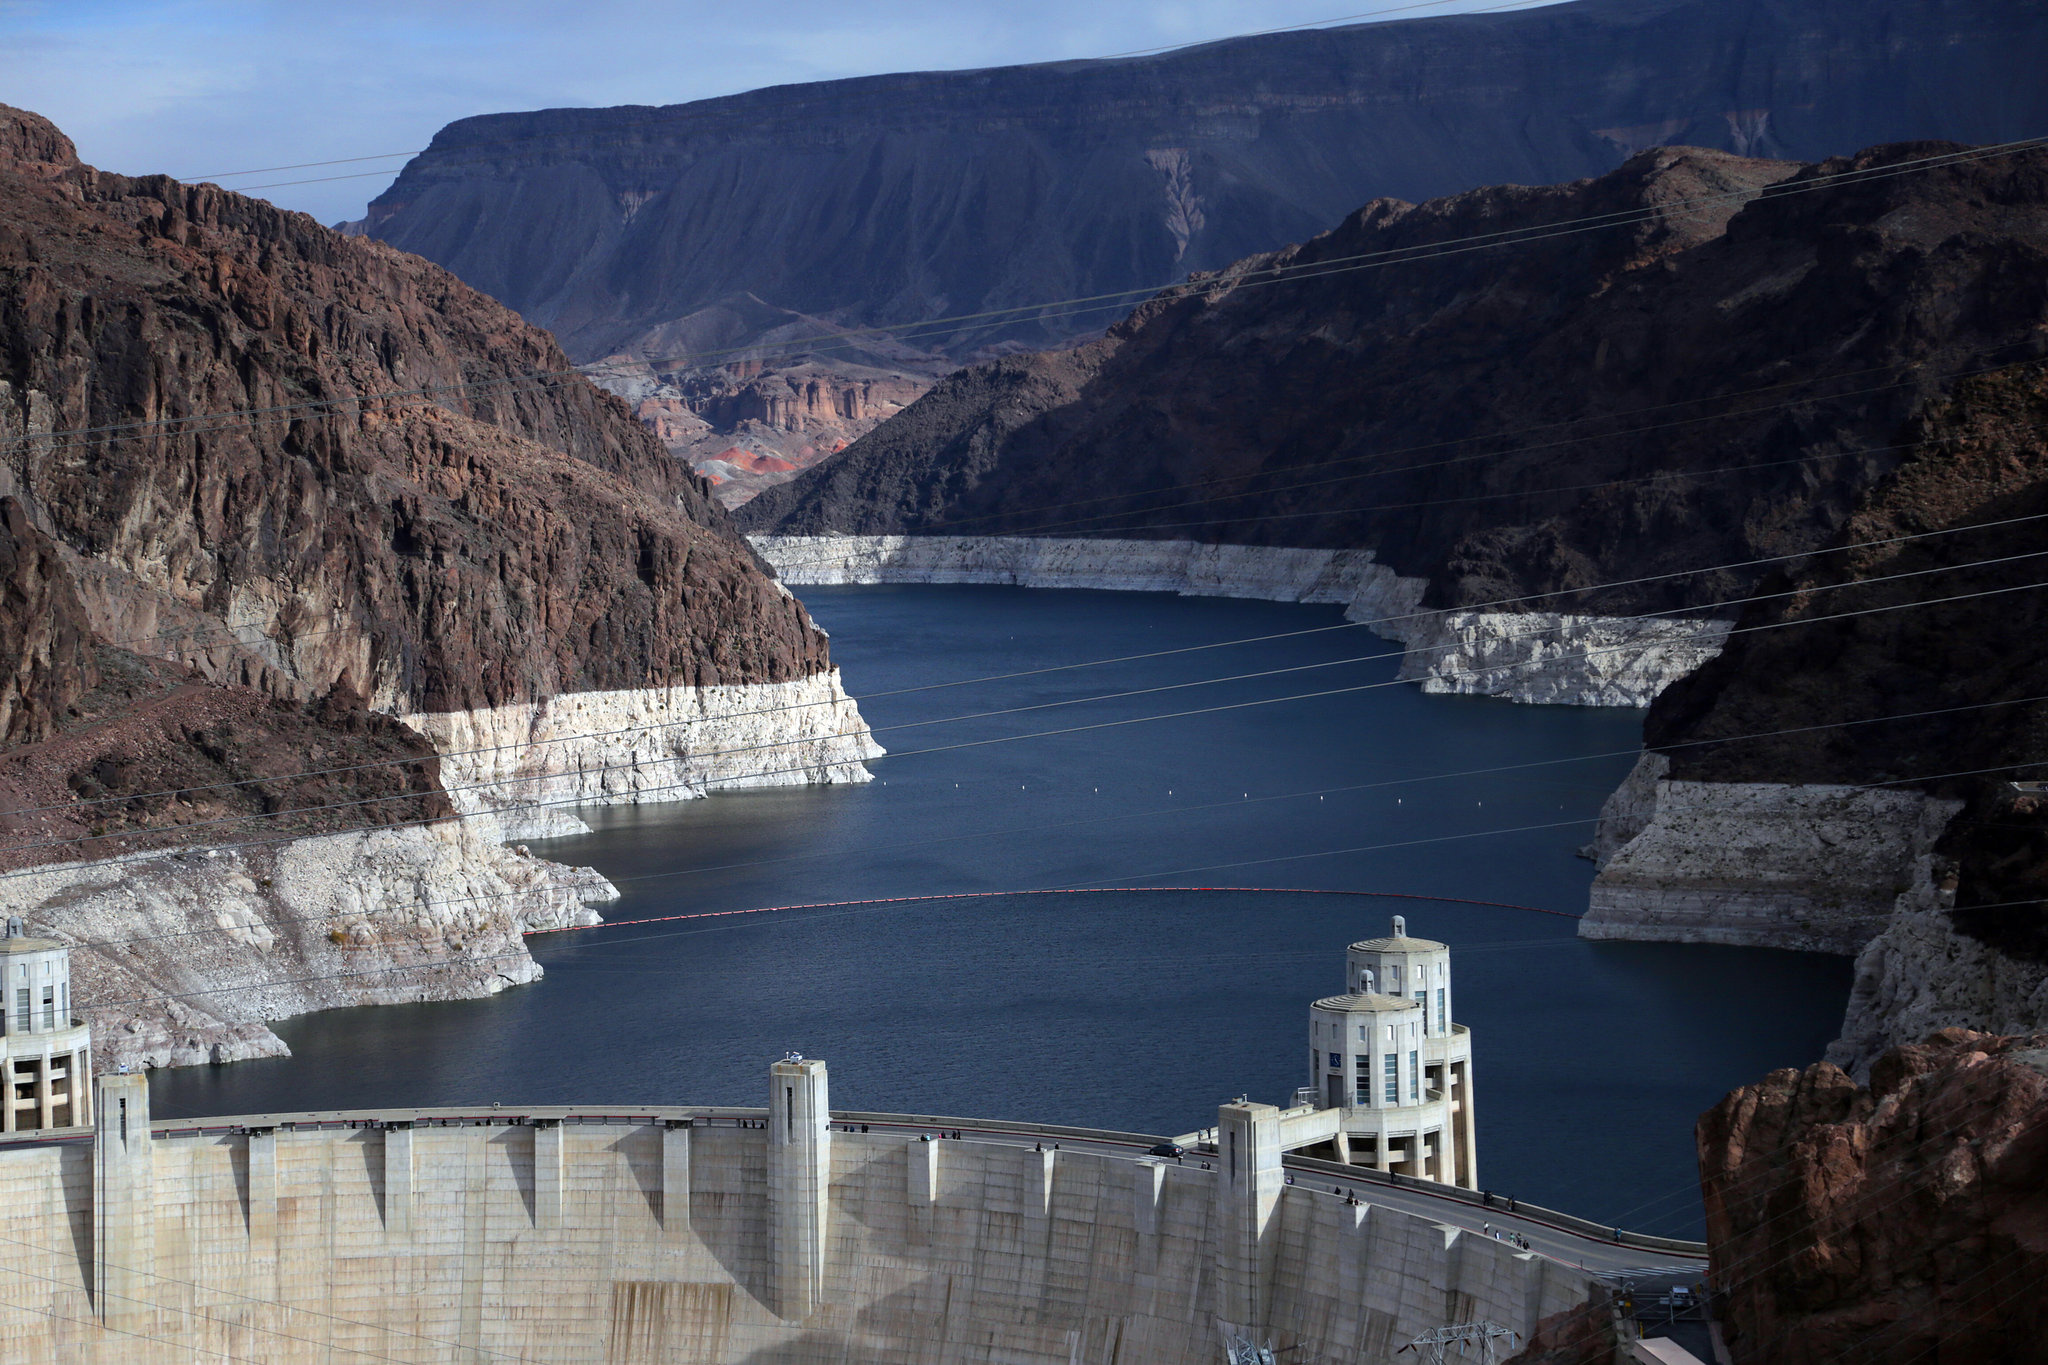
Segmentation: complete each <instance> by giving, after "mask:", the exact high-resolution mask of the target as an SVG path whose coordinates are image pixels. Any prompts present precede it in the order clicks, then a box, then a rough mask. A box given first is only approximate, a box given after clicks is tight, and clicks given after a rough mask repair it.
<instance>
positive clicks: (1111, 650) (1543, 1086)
mask: <svg viewBox="0 0 2048 1365" xmlns="http://www.w3.org/2000/svg"><path fill="white" fill-rule="evenodd" d="M803 596H804V600H805V602H806V603H807V604H808V605H809V606H810V608H811V610H812V612H813V614H814V615H815V616H816V617H817V619H818V620H819V622H820V623H821V624H823V625H824V626H825V627H826V628H827V629H829V630H830V631H831V632H832V636H833V651H834V657H835V659H836V661H837V662H838V663H839V665H840V666H841V668H842V669H843V670H844V671H845V675H846V682H847V686H848V688H849V689H850V690H851V691H852V692H853V693H854V694H855V695H856V696H858V697H860V698H861V706H862V710H863V713H864V714H865V715H866V716H867V717H868V719H869V721H870V722H871V723H872V724H873V725H874V726H876V728H877V730H878V738H879V739H880V740H881V742H882V743H883V744H885V745H886V746H887V747H888V748H889V749H890V750H891V754H892V756H891V757H889V758H887V759H884V760H882V761H880V762H879V763H877V764H876V765H874V771H875V773H876V776H877V779H878V780H877V781H875V782H874V783H871V784H869V785H867V786H864V787H810V788H796V789H782V790H771V791H760V792H743V793H734V794H728V795H721V796H717V797H713V798H711V799H710V800H705V801H694V802H686V803H676V804H671V805H662V806H648V807H640V808H619V807H614V808H599V809H594V810H590V811H586V812H584V815H585V818H586V819H588V820H589V821H590V823H591V824H592V825H593V826H594V827H595V832H594V833H592V834H590V835H587V836H583V837H580V838H575V839H564V840H558V841H554V842H552V843H549V844H545V845H535V852H537V853H538V852H545V853H546V854H547V855H548V856H550V857H553V858H558V859H562V860H565V861H570V862H577V863H589V864H593V865H595V866H596V867H597V868H598V869H599V870H601V871H602V872H604V873H605V874H606V875H607V876H609V877H611V878H612V879H613V880H614V881H616V882H617V883H618V884H619V888H620V890H622V891H623V892H624V893H625V899H624V900H622V901H620V902H619V903H618V904H616V905H614V906H610V907H607V908H606V909H605V911H604V913H605V915H606V917H607V918H608V919H611V920H627V919H639V918H644V917H651V916H659V915H674V914H682V913H690V912H700V911H714V910H736V909H749V908H754V907H759V906H778V905H793V904H799V903H814V902H825V901H840V900H848V899H856V898H868V897H882V896H896V895H911V894H926V893H931V892H957V891H995V890H1003V891H1011V890H1022V889H1031V888H1047V887H1064V886H1093V887H1115V886H1117V884H1118V883H1135V884H1154V885H1173V886H1185V887H1193V886H1233V887H1261V888H1304V889H1306V888H1321V889H1328V890H1349V891H1356V890H1366V891H1376V892H1393V893H1406V894H1408V895H1414V896H1420V895H1436V896H1451V897H1469V898H1474V899H1481V900H1497V901H1509V902H1514V903H1516V904H1519V905H1525V906H1532V907H1540V908H1544V909H1551V910H1559V911H1566V912H1573V913H1576V912H1577V911H1579V910H1581V909H1583V908H1584V906H1585V902H1586V889H1587V886H1588V884H1589V883H1590V881H1591V878H1592V867H1591V864H1589V863H1587V862H1585V861H1583V860H1581V859H1579V858H1577V857H1575V856H1574V855H1573V850H1574V849H1575V848H1577V847H1578V846H1579V845H1581V844H1583V843H1584V842H1585V841H1586V840H1587V839H1588V838H1589V837H1590V831H1591V817H1592V816H1593V815H1594V813H1595V812H1596V811H1597V810H1598V808H1599V804H1600V801H1601V799H1602V798H1603V797H1604V796H1605V795H1606V793H1607V792H1608V791H1609V790H1611V789H1612V788H1613V786H1614V784H1615V783H1616V782H1617V781H1619V780H1620V778H1621V777H1622V775H1623V774H1624V773H1625V772H1626V771H1627V769H1628V767H1629V764H1630V762H1631V755H1630V753H1629V751H1630V750H1632V749H1633V748H1634V746H1635V744H1636V743H1637V741H1638V739H1639V734H1640V719H1641V718H1640V714H1639V713H1637V712H1633V711H1615V710H1582V709H1578V708H1566V707H1528V706H1511V705H1507V704H1503V703H1498V702H1488V701H1479V700H1474V699H1470V698H1459V697H1430V696H1425V695H1423V694H1422V693H1421V692H1419V691H1417V690H1416V689H1414V688H1413V687H1411V686H1408V685H1405V684H1404V685H1399V686H1372V685H1373V684H1383V683H1388V682H1390V680H1391V679H1392V677H1393V674H1394V664H1395V662H1396V657H1397V656H1396V655H1395V654H1393V653H1392V652H1391V651H1390V649H1389V647H1388V646H1386V645H1385V644H1383V643H1382V642H1380V641H1378V640H1377V639H1375V638H1374V637H1372V636H1371V635H1369V634H1367V633H1366V632H1365V631H1363V630H1358V629H1339V630H1321V631H1319V632H1318V633H1312V634H1302V635H1296V636H1293V637H1292V638H1287V639H1278V640H1267V641H1264V642H1261V643H1258V644H1251V645H1239V646H1232V647H1230V648H1225V649H1211V650H1203V651H1201V652H1197V653H1190V654H1181V655H1176V656H1171V657H1166V658H1153V659H1147V660H1142V661H1134V662H1130V663H1124V664H1114V665H1107V666H1102V667H1095V668H1087V669H1078V670H1071V671H1066V672H1059V673H1045V674H1039V675H1037V676H1022V677H1011V678H1008V679H1006V680H1003V681H998V682H988V683H981V684H976V685H973V686H965V687H946V688H936V689H933V688H930V687H929V686H928V685H929V684H933V683H943V682H951V681H953V680H956V679H960V678H968V677H978V676H982V675H989V674H1013V673H1018V672H1020V671H1022V670H1029V669H1037V668H1044V667H1046V666H1048V665H1054V664H1063V663H1073V662H1078V661H1081V660H1089V659H1099V658H1104V657H1109V656H1114V655H1125V654H1133V653H1140V652H1149V651H1157V650H1171V649H1178V648H1183V647H1186V646H1190V645H1201V644H1208V643H1210V642H1213V641H1220V640H1232V639H1240V638H1243V637H1247V636H1254V635H1267V634H1273V633H1277V632H1288V631H1315V630H1317V628H1319V627H1329V626H1334V625H1337V624H1338V623H1339V622H1340V619H1341V618H1340V617H1339V614H1338V611H1337V609H1336V608H1334V607H1302V606H1284V605H1276V604H1272V603H1259V602H1231V601H1219V600H1209V599H1200V598H1176V597H1171V596H1166V595H1162V594H1149V593H1148V594H1135V593H1093V592H1049V591H1032V590H1027V589H1010V588H970V587H915V588H911V587H905V588H811V589H807V590H806V591H805V592H804V594H803ZM1275 669H1291V670H1296V671H1291V672H1284V673H1279V674H1277V675H1271V676H1265V677H1258V678H1240V679H1238V680H1236V681H1227V682H1210V681H1207V680H1210V679H1214V678H1218V677H1221V676H1224V675H1241V674H1247V673H1253V672H1265V671H1267V670H1275ZM1180 684H1196V685H1193V686H1180ZM1359 688H1364V689H1366V690H1348V691H1340V690H1339V689H1359ZM906 689H926V690H906ZM1136 689H1170V690H1153V691H1149V692H1146V693H1145V694H1143V695H1134V696H1123V697H1118V698H1113V699H1098V698H1100V697H1101V694H1104V693H1122V692H1131V691H1133V690H1136ZM1329 692H1335V693H1336V694H1335V695H1324V696H1311V697H1299V694H1304V693H1329ZM1277 697H1298V699H1296V700H1288V701H1282V702H1279V703H1276V704H1271V705H1257V706H1248V707H1244V706H1236V704H1237V703H1242V702H1249V701H1260V700H1264V699H1269V698H1277ZM1020 707H1037V708H1041V709H1037V710H1028V711H1022V712H1019V713H1013V714H1008V715H1001V716H986V715H984V716H981V717H979V718H976V719H966V720H960V719H955V718H956V717H961V716H965V715H968V714H970V713H981V712H990V711H1008V710H1011V709H1012V708H1020ZM1218 707H1234V708H1235V709H1225V710H1214V709H1210V708H1218ZM1194 711H1206V714H1193V715H1180V716H1178V717H1176V718H1170V719H1156V720H1148V721H1144V722H1142V723H1136V724H1123V725H1114V724H1110V725H1105V723H1106V722H1116V721H1127V720H1131V719H1133V718H1136V717H1155V716H1159V715H1162V714H1163V713H1167V712H1194ZM928 721H942V722H944V723H940V724H923V722H928ZM1075 727H1097V728H1089V729H1076V728H1075ZM1055 729H1066V730H1069V731H1070V733H1066V734H1056V735H1047V734H1042V733H1041V732H1044V731H1049V730H1055ZM1016 735H1030V736H1034V737H1031V738H1024V739H1018V740H1014V741H1010V740H1008V738H1007V737H1010V736H1016ZM977 740H1002V741H1005V742H998V743H992V744H978V745H977V744H973V743H972V742H973V741H977ZM962 745H966V746H968V747H948V746H962ZM920 751H923V752H920ZM1603 755H1604V756H1603ZM1513 765H1540V766H1525V767H1521V768H1520V769H1519V770H1518V771H1492V772H1475V770H1484V769H1495V770H1498V769H1503V768H1508V767H1511V766H1513ZM1444 774H1467V775H1464V776H1449V777H1446V776H1443V775H1444ZM1418 779H1420V780H1418ZM1394 913H1403V914H1406V915H1407V916H1408V922H1409V927H1410V930H1411V932H1414V933H1418V934H1421V935H1424V936H1427V937H1431V938H1437V939H1442V940H1445V941H1447V942H1448V943H1450V944H1451V946H1452V948H1453V949H1454V950H1455V951H1454V957H1453V963H1452V965H1453V970H1454V972H1455V973H1456V986H1457V995H1456V1001H1457V1007H1458V1014H1459V1018H1460V1019H1461V1020H1462V1022H1464V1023H1466V1024H1469V1025H1470V1026H1471V1027H1472V1029H1473V1032H1474V1037H1475V1046H1476V1060H1475V1067H1474V1070H1475V1073H1476V1074H1475V1081H1476V1090H1477V1100H1478V1122H1479V1143H1480V1146H1479V1156H1480V1163H1481V1165H1480V1170H1481V1174H1482V1176H1483V1178H1484V1183H1485V1184H1486V1185H1488V1186H1490V1187H1492V1188H1493V1189H1495V1190H1499V1191H1506V1192H1513V1193H1515V1194H1517V1195H1519V1196H1521V1197H1523V1198H1525V1199H1530V1200H1534V1201H1537V1202H1540V1203H1544V1204H1548V1205H1551V1206H1554V1207H1559V1208H1564V1209H1569V1210H1572V1211H1574V1212H1578V1213H1582V1214H1584V1215H1586V1216H1588V1217H1593V1218H1598V1219H1602V1220H1610V1221H1624V1222H1626V1223H1628V1224H1629V1225H1630V1226H1634V1227H1639V1228H1643V1229H1645V1230H1656V1231H1668V1232H1673V1233H1680V1234H1684V1233H1696V1232H1697V1229H1698V1226H1699V1212H1698V1198H1697V1194H1696V1191H1695V1187H1694V1175H1693V1162H1692V1145H1691V1133H1692V1124H1693V1120H1694V1118H1695V1117H1696V1116H1697V1115H1698V1113H1699V1111H1700V1110H1702V1109H1704V1108H1706V1107H1707V1106H1709V1105H1710V1104H1712V1103H1713V1102H1714V1101H1715V1100H1717V1099H1718V1098H1719V1097H1720V1096H1721V1094H1722V1093H1723V1092H1724V1091H1726V1090H1727V1089H1729V1088H1730V1087H1732V1086H1735V1085H1738V1084H1741V1083H1744V1082H1746V1081H1750V1080H1754V1079H1757V1078H1759V1077H1761V1076H1762V1075H1763V1074H1764V1073H1765V1072H1766V1071H1769V1070H1771V1069H1772V1068H1774V1067H1779V1066H1792V1065H1803V1064H1805V1063H1807V1062H1809V1061H1811V1060H1813V1059H1814V1058H1815V1057H1817V1056H1818V1055H1819V1053H1820V1051H1821V1049H1822V1048H1823V1047H1824V1046H1825V1044H1826V1043H1827V1041H1828V1040H1829V1039H1830V1038H1831V1037H1833V1035H1834V1032H1835V1029H1836V1026H1837V1025H1838V1024H1839V1022H1840V1020H1841V1015H1842V1007H1843V1003H1844V1000H1845V999H1846V996H1847V992H1848V985H1849V965H1848V963H1847V961H1846V960H1844V959H1838V958H1828V957H1820V956H1813V955H1805V954H1794V953H1777V952H1766V951H1760V950H1748V949H1733V948H1701V947H1679V946H1674V945H1665V944H1595V943H1584V942H1581V941H1579V940H1578V939H1577V938H1575V937H1574V936H1573V924H1572V922H1571V920H1569V919H1565V918H1560V917H1557V916H1553V915H1546V914H1538V913H1533V912H1531V911H1528V910H1510V909H1493V908H1486V907H1479V906H1462V905H1448V904H1442V903H1433V902H1426V901H1421V900H1405V901H1403V900H1390V899H1363V898H1353V897H1338V896H1328V895H1309V894H1285V893H1282V892H1278V891H1260V892H1229V893H1201V894H1194V893H1182V894H1176V893H1171V892H1143V893H1140V892H1135V891H1111V892H1108V893H1105V894H1089V895H1057V896H1006V897H1000V898H993V899H978V900H960V901H937V902H924V903H909V904H898V905H883V906H861V907H828V908H818V909H806V910H792V911H786V912H780V913H776V914H772V915H760V916H751V917H741V918H733V919H727V920H714V921H709V922H702V921H700V922H685V923H680V924H668V925H650V926H641V927H619V928H613V929H599V930H589V931H583V932H580V933H573V934H560V935H552V936H544V937H539V938H535V939H533V940H531V943H532V946H533V950H534V955H535V956H536V957H537V958H539V959H540V961H541V962H542V963H543V964H545V966H546V968H547V977H546V979H545V980H544V981H542V982H540V983H539V984H537V985H534V986H528V987H523V988H520V989H517V990H513V991H510V992H508V993H506V994H504V995H502V996H499V997H497V998H495V999H491V1000H481V1001H465V1002H456V1003H448V1004H433V1005H411V1006H400V1007H384V1008H368V1009H354V1010H339V1011H333V1012H329V1013H324V1014H317V1015H309V1016H306V1017H304V1018H301V1019H297V1020H293V1021H290V1022H288V1023H286V1024H284V1025H281V1026H280V1027H279V1029H278V1031H279V1033H280V1034H282V1035H283V1036H284V1038H285V1039H286V1041H287V1042H289V1043H290V1044H291V1047H292V1050H293V1052H294V1054H295V1056H294V1057H292V1058H291V1059H279V1060H274V1061H259V1062H242V1063H237V1064H235V1065H232V1066H221V1067H195V1068H187V1069H181V1070H176V1071H168V1072H158V1073H156V1074H155V1076H154V1078H153V1086H154V1095H155V1103H156V1106H157V1109H158V1112H159V1113H163V1114H168V1115H190V1114H206V1113H212V1114H234V1113H260V1112H279V1111H292V1110H305V1109H336V1108H355V1107H369V1106H375V1105H429V1104H455V1103H468V1102H472V1101H477V1100H486V1101H488V1100H490V1099H501V1100H504V1101H506V1102H508V1103H518V1102H529V1103H564V1102H607V1103H609V1102H641V1103H675V1104H681V1103H718V1104H759V1103H762V1102H763V1100H762V1094H763V1092H764V1085H765V1080H764V1071H765V1068H766V1066H767V1064H768V1063H769V1062H770V1061H771V1060H773V1059H775V1058H777V1057H780V1056H781V1055H782V1053H783V1052H784V1051H786V1050H788V1049H792V1048H794V1049H796V1050H799V1051H801V1052H804V1053H805V1054H807V1055H811V1056H822V1057H825V1058H827V1059H829V1061H830V1062H831V1065H832V1073H833V1075H832V1082H833V1097H834V1099H835V1101H836V1102H837V1103H838V1104H839V1105H840V1106H842V1107H846V1108H863V1109H875V1110H901V1111H911V1112H920V1113H941V1114H958V1115H980V1116H989V1117H999V1118H1034V1119H1040V1120H1045V1121H1052V1122H1066V1123H1076V1124H1086V1125H1093V1126H1098V1127H1105V1128H1123V1129H1134V1130H1137V1131H1140V1132H1159V1133H1176V1132H1184V1131H1187V1130H1189V1129H1193V1128H1196V1127H1199V1126H1203V1125H1206V1124H1207V1123H1211V1122H1213V1121H1214V1117H1215V1105H1216V1103H1217V1102H1218V1101H1219V1100H1224V1099H1228V1098H1230V1097H1231V1096H1234V1095H1237V1094H1239V1093H1248V1094H1250V1095H1251V1096H1253V1097H1254V1098H1257V1099H1264V1100H1270V1101H1274V1102H1285V1101H1286V1100H1287V1099H1288V1098H1289V1096H1290V1095H1291V1093H1292V1091H1293V1088H1294V1086H1295V1085H1297V1084H1299V1083H1301V1082H1302V1081H1303V1080H1304V1079H1305V1076H1304V1074H1303V1072H1304V1068H1305V1065H1306V1062H1305V1058H1306V1056H1307V1052H1308V1048H1307V1026H1308V1004H1309V1002H1310V1001H1311V1000H1312V999H1314V998H1315V997H1317V996H1320V995H1327V994H1332V993H1335V992H1336V991H1338V990H1340V989H1341V988H1342V977H1343V951H1344V945H1345V944H1346V943H1347V942H1350V941H1352V940H1354V939H1358V938H1362V937H1367V936H1370V935H1376V934H1380V933H1383V932H1385V930H1386V921H1387V918H1388V916H1389V915H1391V914H1394Z"/></svg>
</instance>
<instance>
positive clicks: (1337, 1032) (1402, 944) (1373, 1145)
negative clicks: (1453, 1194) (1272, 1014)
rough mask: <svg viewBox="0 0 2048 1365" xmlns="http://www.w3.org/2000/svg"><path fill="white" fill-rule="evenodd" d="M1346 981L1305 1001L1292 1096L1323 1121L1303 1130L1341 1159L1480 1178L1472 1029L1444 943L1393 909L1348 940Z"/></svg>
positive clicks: (1456, 1181)
mask: <svg viewBox="0 0 2048 1365" xmlns="http://www.w3.org/2000/svg"><path fill="white" fill-rule="evenodd" d="M1344 984H1345V993H1344V994H1342V995H1331V996H1325V997H1324V998H1323V999H1321V1000H1318V1001H1316V1002H1315V1004H1314V1005H1313V1006H1311V1007H1310V1009H1309V1081H1308V1084H1307V1085H1305V1086H1303V1087H1302V1088H1301V1089H1300V1090H1298V1091H1296V1092H1295V1104H1296V1107H1297V1108H1302V1107H1312V1108H1314V1109H1315V1110H1316V1111H1318V1113H1320V1114H1321V1115H1322V1116H1323V1118H1324V1121H1323V1122H1322V1123H1321V1124H1320V1125H1315V1126H1310V1125H1303V1127H1302V1133H1303V1136H1304V1137H1306V1136H1307V1135H1308V1134H1310V1133H1314V1134H1316V1136H1315V1138H1314V1141H1316V1142H1322V1141H1327V1142H1329V1143H1330V1144H1331V1146H1332V1147H1333V1148H1334V1149H1335V1150H1334V1153H1333V1154H1334V1155H1335V1157H1336V1159H1337V1160H1339V1161H1344V1162H1357V1163H1359V1164H1362V1165H1367V1166H1375V1167H1378V1168H1379V1169H1380V1170H1382V1171H1392V1172H1395V1173H1397V1174H1400V1175H1411V1176H1416V1177H1419V1178H1421V1179H1424V1180H1434V1181H1437V1182H1439V1183H1441V1184H1445V1185H1462V1186H1463V1187H1465V1188H1466V1189H1468V1190H1476V1189H1478V1188H1479V1158H1478V1151H1477V1142H1476V1138H1475V1133H1474V1124H1473V1102H1472V1031H1471V1030H1470V1029H1468V1028H1466V1027H1465V1026H1464V1025H1463V1024H1460V1023H1457V1022H1456V1021H1455V1020H1454V1019H1453V1017H1452V1012H1451V999H1452V996H1451V950H1450V948H1449V947H1447V946H1446V945H1444V944H1441V943H1437V942H1435V941H1434V940H1431V939H1426V938H1410V937H1409V936H1408V922H1407V921H1406V920H1405V919H1404V918H1402V917H1401V916H1399V915H1396V916H1394V923H1393V932H1392V933H1391V934H1389V935H1388V936H1387V937H1385V938H1372V939H1366V940H1364V941H1363V942H1360V943H1354V944H1352V945H1351V947H1350V948H1349V950H1347V952H1346V953H1345V962H1344ZM1325 1130H1327V1132H1328V1136H1327V1138H1325V1137H1323V1136H1321V1134H1322V1132H1323V1131H1325ZM1304 1145H1306V1144H1304Z"/></svg>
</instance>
